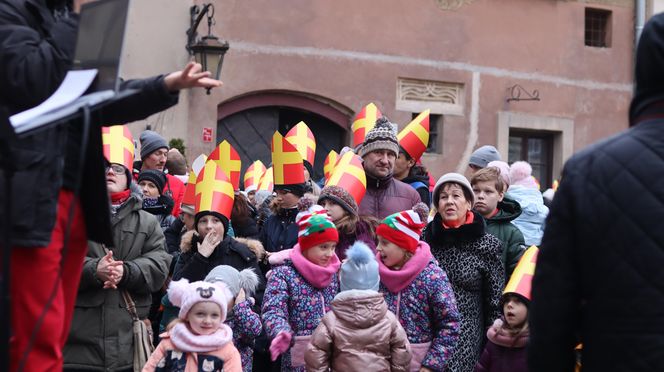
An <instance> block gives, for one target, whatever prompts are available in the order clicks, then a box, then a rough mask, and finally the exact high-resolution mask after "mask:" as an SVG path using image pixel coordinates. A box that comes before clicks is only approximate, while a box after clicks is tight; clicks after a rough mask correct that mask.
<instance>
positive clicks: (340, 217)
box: [318, 185, 378, 260]
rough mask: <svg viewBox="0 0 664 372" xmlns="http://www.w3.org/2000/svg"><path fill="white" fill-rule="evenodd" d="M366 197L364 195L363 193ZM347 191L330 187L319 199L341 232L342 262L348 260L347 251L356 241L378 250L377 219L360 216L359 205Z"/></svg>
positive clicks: (339, 245) (340, 252) (338, 246)
mask: <svg viewBox="0 0 664 372" xmlns="http://www.w3.org/2000/svg"><path fill="white" fill-rule="evenodd" d="M362 195H364V193H362ZM360 201H362V199H361V198H360V200H359V201H358V200H355V198H353V196H352V195H351V194H350V193H349V192H348V191H346V190H345V189H343V188H341V187H339V186H334V185H328V186H325V187H324V188H323V191H322V192H321V194H320V197H319V198H318V204H320V205H322V206H323V207H324V208H325V210H326V211H327V215H328V216H330V218H331V219H332V221H333V222H334V225H335V226H336V227H337V230H338V231H339V244H337V248H336V254H337V256H338V257H339V259H340V260H343V259H344V258H346V250H347V249H348V247H350V246H351V245H352V244H353V243H355V242H356V241H361V242H363V243H365V244H366V245H367V246H369V248H371V250H372V251H375V250H376V232H375V230H376V225H377V222H378V221H376V220H375V219H373V218H371V217H368V216H361V217H360V216H359V215H358V207H357V205H358V203H359V202H360Z"/></svg>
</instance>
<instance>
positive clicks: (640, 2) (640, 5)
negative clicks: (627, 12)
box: [634, 0, 646, 53]
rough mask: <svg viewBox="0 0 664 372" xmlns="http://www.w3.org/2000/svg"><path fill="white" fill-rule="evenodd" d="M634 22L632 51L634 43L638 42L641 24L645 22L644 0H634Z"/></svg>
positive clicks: (641, 28) (641, 29)
mask: <svg viewBox="0 0 664 372" xmlns="http://www.w3.org/2000/svg"><path fill="white" fill-rule="evenodd" d="M635 6H636V9H634V12H635V22H634V51H635V53H636V45H637V44H638V43H639V38H640V37H641V31H643V25H644V24H645V23H646V0H636V4H635Z"/></svg>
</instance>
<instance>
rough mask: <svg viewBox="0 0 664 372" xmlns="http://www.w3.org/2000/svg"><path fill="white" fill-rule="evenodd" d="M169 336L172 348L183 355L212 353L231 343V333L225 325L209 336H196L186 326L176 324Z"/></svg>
mask: <svg viewBox="0 0 664 372" xmlns="http://www.w3.org/2000/svg"><path fill="white" fill-rule="evenodd" d="M169 336H170V338H171V342H173V346H175V347H176V348H177V349H178V350H179V351H183V352H185V353H204V352H208V351H213V350H217V349H219V348H221V347H222V346H224V345H226V344H227V343H229V342H233V331H232V330H231V328H230V327H229V326H227V325H226V324H221V325H220V326H219V329H218V330H217V331H216V332H215V333H213V334H211V335H197V334H194V333H193V332H191V330H190V329H189V327H188V326H187V324H185V323H178V324H176V325H175V327H173V329H171V331H170V332H169Z"/></svg>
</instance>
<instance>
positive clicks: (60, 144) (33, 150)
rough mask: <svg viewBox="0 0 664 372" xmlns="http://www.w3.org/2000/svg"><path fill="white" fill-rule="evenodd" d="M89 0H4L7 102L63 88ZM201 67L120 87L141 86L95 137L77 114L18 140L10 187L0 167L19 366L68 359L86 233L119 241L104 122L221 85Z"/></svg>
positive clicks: (138, 115) (135, 116) (0, 53)
mask: <svg viewBox="0 0 664 372" xmlns="http://www.w3.org/2000/svg"><path fill="white" fill-rule="evenodd" d="M83 1H84V0H74V1H71V0H69V1H67V0H5V1H2V2H0V87H2V88H1V89H0V108H2V109H4V110H6V111H8V112H9V114H10V115H11V114H15V113H17V112H21V111H23V110H26V109H29V108H31V107H33V106H36V105H38V104H39V103H40V102H42V101H44V100H45V99H46V98H47V97H48V96H50V95H51V94H52V93H53V92H54V91H55V90H56V88H57V87H58V86H59V84H60V83H61V82H62V80H63V79H64V76H65V74H66V72H67V70H69V68H70V67H71V66H72V59H73V56H74V48H75V43H76V34H77V29H78V14H77V11H78V9H80V5H81V3H82V2H83ZM199 70H200V66H199V65H194V64H190V65H188V66H187V68H185V70H184V71H178V72H174V73H171V74H169V75H166V76H163V75H162V76H157V77H154V78H150V79H146V80H132V81H127V82H124V83H123V84H122V86H121V89H137V90H139V93H138V94H137V95H134V96H131V97H129V98H127V99H124V100H121V101H119V102H117V104H114V105H109V106H107V107H106V108H105V109H104V110H101V111H100V112H97V113H95V114H94V115H93V116H92V118H91V119H92V120H91V123H90V131H89V135H88V136H87V138H84V131H83V125H82V121H81V120H74V121H71V122H68V123H66V124H64V125H60V126H58V127H54V128H48V129H46V130H42V131H40V132H39V133H36V134H33V135H29V136H27V137H24V138H20V139H18V140H16V141H14V142H13V143H12V144H11V148H10V152H11V154H12V157H13V159H12V163H13V164H14V166H15V167H16V173H15V175H14V178H13V182H12V193H11V194H8V191H7V190H5V188H4V187H5V177H6V175H5V174H4V172H1V171H0V208H2V209H1V210H3V211H4V208H5V205H6V203H7V200H11V201H12V211H11V215H10V216H5V222H6V223H11V231H12V253H11V273H10V278H11V279H10V282H11V288H10V292H11V297H12V302H11V307H12V309H11V317H12V322H11V324H12V339H11V351H10V352H11V370H16V368H17V367H18V366H19V364H21V365H22V366H23V367H24V370H32V369H34V368H38V369H40V370H60V369H61V368H62V347H63V346H64V343H65V341H66V339H67V333H68V330H69V324H70V321H71V314H72V309H73V305H74V300H75V298H76V289H77V287H78V282H79V278H80V272H81V265H82V263H83V257H84V255H85V249H86V246H87V239H90V240H93V241H96V242H99V243H103V244H106V245H107V246H112V245H113V239H112V235H111V230H110V212H109V209H108V208H109V207H108V205H109V202H108V196H107V193H106V183H105V176H104V164H103V157H102V147H101V130H100V125H103V124H117V123H126V122H130V121H134V120H139V119H143V118H146V117H147V116H149V115H151V114H153V113H156V112H159V111H162V110H164V109H166V108H168V107H170V106H172V105H174V104H176V103H177V99H178V94H177V91H178V90H180V89H184V88H189V87H193V86H210V87H215V86H219V85H220V84H221V83H220V82H218V81H216V80H212V79H208V78H207V76H209V74H208V73H198V72H199ZM2 125H7V124H6V123H3V124H2ZM83 143H87V146H83ZM81 149H84V150H85V153H84V154H81ZM77 190H78V191H79V194H78V198H77V197H76V195H77V194H76V191H77ZM70 212H71V215H72V216H73V219H71V221H70V219H69V218H68V217H69V215H70ZM65 240H66V244H65ZM27 268H30V269H27ZM35 278H39V280H35ZM52 293H55V294H56V296H55V297H53V300H52V301H50V300H49V298H50V297H51V294H52ZM42 313H44V316H43V322H41V323H39V322H38V321H37V319H39V318H40V317H41V316H42ZM35 327H37V328H36V329H35ZM33 331H34V334H35V337H34V340H33V341H29V339H30V336H31V334H33Z"/></svg>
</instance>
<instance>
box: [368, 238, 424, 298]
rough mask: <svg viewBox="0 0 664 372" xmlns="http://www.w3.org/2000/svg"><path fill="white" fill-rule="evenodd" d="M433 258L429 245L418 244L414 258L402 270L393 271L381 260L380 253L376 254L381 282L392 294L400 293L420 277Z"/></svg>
mask: <svg viewBox="0 0 664 372" xmlns="http://www.w3.org/2000/svg"><path fill="white" fill-rule="evenodd" d="M431 257H433V256H432V255H431V248H429V244H427V243H425V242H423V241H420V242H419V243H417V249H416V250H415V254H414V255H413V257H411V258H410V260H408V262H406V264H405V265H403V267H402V268H401V269H400V270H392V269H390V268H389V267H387V266H385V264H384V263H383V260H382V259H381V258H380V253H376V260H377V261H378V272H379V273H380V281H381V282H382V283H383V284H384V285H385V286H386V287H387V289H388V290H389V291H390V292H392V293H398V292H400V291H401V290H403V289H404V288H406V287H408V286H409V285H410V283H411V282H412V281H413V280H415V278H416V277H417V276H418V275H420V273H421V272H422V270H424V268H425V267H427V265H429V262H430V261H431Z"/></svg>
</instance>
